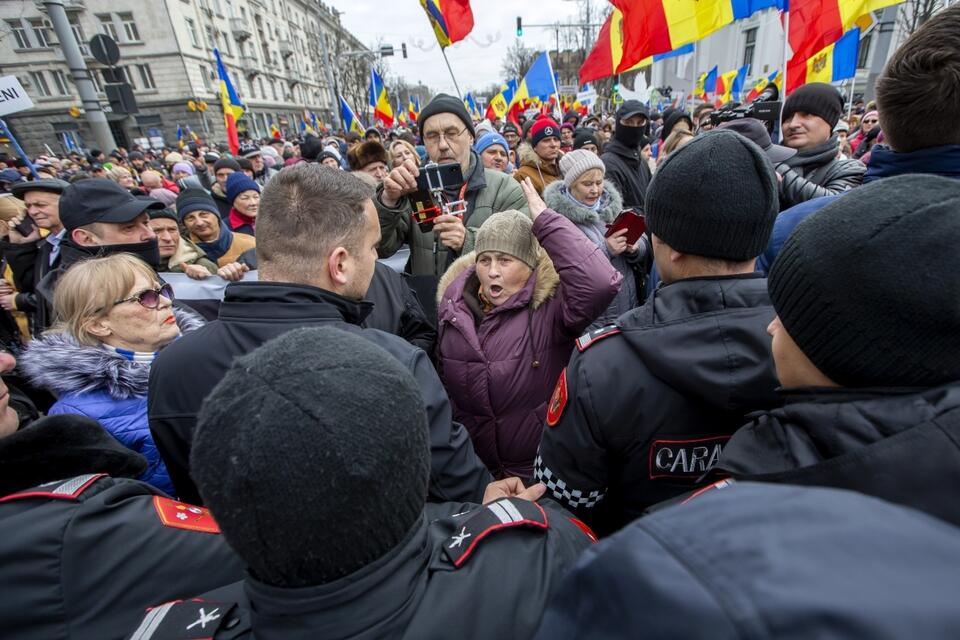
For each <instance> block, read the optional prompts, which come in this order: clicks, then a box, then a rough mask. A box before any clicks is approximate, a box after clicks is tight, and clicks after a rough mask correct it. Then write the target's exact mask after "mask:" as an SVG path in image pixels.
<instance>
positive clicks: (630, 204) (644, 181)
mask: <svg viewBox="0 0 960 640" xmlns="http://www.w3.org/2000/svg"><path fill="white" fill-rule="evenodd" d="M600 159H601V160H603V165H604V166H605V167H606V168H607V171H606V178H607V180H610V181H611V182H613V184H614V185H615V186H616V187H617V191H619V192H620V195H621V196H623V206H624V207H627V208H637V209H640V210H642V209H643V203H644V202H645V200H646V195H647V187H648V186H649V185H650V179H651V175H650V167H648V166H647V163H646V162H644V161H643V158H642V157H641V156H640V150H639V149H631V148H629V147H628V146H627V145H625V144H623V143H622V142H620V141H619V140H617V139H616V138H611V140H610V142H608V143H607V144H606V145H604V147H603V155H601V156H600Z"/></svg>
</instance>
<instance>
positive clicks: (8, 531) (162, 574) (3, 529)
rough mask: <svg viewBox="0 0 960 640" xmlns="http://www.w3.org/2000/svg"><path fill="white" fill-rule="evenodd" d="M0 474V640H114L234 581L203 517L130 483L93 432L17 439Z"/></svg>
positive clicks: (130, 472) (0, 459)
mask: <svg viewBox="0 0 960 640" xmlns="http://www.w3.org/2000/svg"><path fill="white" fill-rule="evenodd" d="M0 467H2V469H3V479H2V480H0V496H2V497H0V581H2V584H4V585H6V589H5V591H4V597H3V598H0V620H2V621H3V632H2V635H3V636H4V637H9V638H44V639H45V640H57V639H60V638H62V639H65V640H66V639H70V640H82V639H89V640H104V639H111V638H117V639H119V638H125V637H126V634H128V633H129V631H130V629H132V628H133V627H134V626H135V625H136V623H137V621H138V620H139V619H140V617H141V616H142V612H143V609H144V608H145V607H147V606H149V605H150V604H153V603H155V602H156V601H157V599H158V598H166V599H174V598H183V597H188V596H190V595H193V594H195V593H197V592H198V591H199V590H208V589H214V588H216V587H218V586H222V585H225V584H230V583H233V582H235V581H237V580H238V579H241V578H242V577H243V567H242V564H241V562H240V559H239V558H238V557H237V556H236V555H235V554H234V553H233V551H232V550H231V549H230V548H229V547H228V546H227V544H226V542H225V541H224V539H223V537H222V536H221V535H220V534H219V530H218V529H217V528H216V525H215V523H214V522H213V520H212V518H211V517H210V516H209V513H208V512H206V511H203V510H201V509H198V508H196V507H191V506H189V505H184V504H181V503H178V502H175V501H173V500H171V499H169V498H167V497H165V496H164V494H163V493H161V492H160V491H158V490H157V489H155V488H153V487H151V486H150V485H148V484H146V483H143V482H139V481H137V480H133V479H131V477H132V476H136V475H138V474H139V473H141V472H142V471H143V469H145V468H146V463H145V461H144V460H143V458H142V457H141V456H140V455H139V454H137V453H134V452H132V451H130V450H128V449H126V448H124V447H123V446H122V445H121V444H120V443H119V442H117V441H116V440H114V439H113V438H112V437H111V436H110V435H109V434H108V433H107V432H106V431H104V429H103V427H101V426H100V425H99V424H98V423H97V422H96V421H94V420H91V419H89V418H83V417H79V416H70V415H62V416H54V417H50V418H45V419H43V420H40V421H37V422H35V423H34V424H32V425H31V426H28V427H25V428H22V429H20V431H18V432H16V433H14V434H12V435H10V436H7V437H5V438H3V439H0ZM108 474H111V475H112V476H114V477H111V475H108ZM120 476H124V477H120ZM180 513H182V514H183V515H184V517H183V518H182V519H181V518H179V517H178V516H177V514H180ZM158 592H162V593H163V594H164V595H163V596H160V595H159V593H158Z"/></svg>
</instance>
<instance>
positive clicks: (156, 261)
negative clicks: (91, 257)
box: [91, 238, 160, 271]
mask: <svg viewBox="0 0 960 640" xmlns="http://www.w3.org/2000/svg"><path fill="white" fill-rule="evenodd" d="M91 248H93V247H91ZM96 249H97V250H98V251H97V255H99V256H109V255H113V254H115V253H132V254H133V255H135V256H137V257H138V258H140V259H141V260H143V261H144V262H146V263H147V264H148V265H150V268H151V269H153V270H154V271H156V270H157V269H159V268H160V246H159V245H158V244H157V239H156V238H154V239H153V240H147V241H146V242H137V243H135V244H105V245H102V246H100V247H96Z"/></svg>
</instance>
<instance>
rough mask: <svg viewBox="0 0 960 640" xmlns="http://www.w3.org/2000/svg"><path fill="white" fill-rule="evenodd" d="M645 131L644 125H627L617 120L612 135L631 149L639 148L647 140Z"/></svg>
mask: <svg viewBox="0 0 960 640" xmlns="http://www.w3.org/2000/svg"><path fill="white" fill-rule="evenodd" d="M646 132H647V127H646V126H643V127H628V126H627V125H625V124H622V123H620V122H617V128H616V130H615V131H614V133H613V137H614V138H616V139H617V140H619V141H620V142H622V143H623V144H624V145H626V146H627V147H629V148H631V149H640V148H642V147H644V146H645V145H646V144H647V142H649V140H648V139H647V136H646Z"/></svg>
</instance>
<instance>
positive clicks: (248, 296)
mask: <svg viewBox="0 0 960 640" xmlns="http://www.w3.org/2000/svg"><path fill="white" fill-rule="evenodd" d="M372 196H373V190H372V189H371V188H370V187H368V186H367V185H365V184H364V183H363V182H362V181H360V180H359V179H358V178H356V177H355V176H351V175H349V174H347V173H345V172H341V171H335V170H333V169H329V168H326V167H323V166H321V165H317V164H312V163H301V164H298V165H295V166H293V167H289V168H287V169H285V170H284V171H281V172H280V173H278V174H277V175H276V176H274V177H273V178H272V179H271V180H270V183H269V184H268V185H267V186H266V187H265V188H264V191H263V197H262V199H261V213H260V215H259V217H258V222H257V261H258V270H259V275H260V281H259V282H236V283H232V284H230V285H228V286H227V289H226V291H225V294H224V299H223V303H222V304H221V305H220V312H219V318H218V319H217V320H216V321H214V322H211V323H210V324H208V325H206V326H205V327H203V328H201V329H199V330H198V331H195V332H194V333H193V334H191V335H189V336H184V337H183V338H181V339H180V340H177V341H176V342H175V343H173V344H171V345H170V346H169V347H167V348H166V349H164V350H163V353H162V354H161V356H160V357H158V358H157V360H156V361H155V362H154V363H153V366H152V368H151V371H150V393H149V401H148V413H149V419H150V431H151V432H152V433H153V437H154V440H155V441H156V443H157V448H158V449H159V450H160V454H161V455H162V456H163V459H164V462H165V463H166V465H167V469H168V470H169V472H170V478H171V479H172V480H173V484H174V487H176V489H177V492H178V495H179V496H180V497H181V499H184V500H187V501H191V502H197V503H199V501H200V500H201V498H200V494H199V493H198V492H197V489H196V485H195V484H194V482H193V479H192V477H191V474H190V463H189V459H190V457H189V456H190V449H191V446H192V445H191V443H192V440H193V432H194V429H195V425H196V417H197V414H198V413H199V411H200V406H201V404H202V403H203V400H204V398H205V397H206V395H207V394H208V393H209V392H210V390H211V389H213V387H214V386H215V385H216V384H217V382H219V381H220V379H221V378H222V377H223V375H224V374H225V373H226V372H227V370H228V369H229V367H230V364H231V363H232V362H233V359H234V358H235V357H236V356H239V355H243V354H245V353H248V352H249V351H252V350H253V349H255V348H257V347H258V346H260V345H261V344H263V343H264V342H266V341H268V340H270V339H272V338H275V337H277V336H279V335H281V334H283V333H286V332H287V331H289V330H291V329H296V328H299V327H305V326H314V325H321V324H332V325H335V326H337V327H340V328H341V329H343V330H344V331H350V332H356V333H358V334H360V335H362V336H363V337H364V338H366V339H368V340H370V341H372V342H374V343H376V344H378V345H380V346H381V347H383V348H384V349H386V350H387V351H388V352H390V353H391V354H393V355H394V357H396V358H397V359H398V360H400V362H402V363H403V364H404V365H405V366H406V367H407V368H408V369H409V370H410V372H411V373H413V375H414V377H415V378H416V379H417V381H418V382H419V383H420V390H421V392H422V393H423V401H424V404H425V405H426V407H427V416H428V420H429V424H430V445H431V453H432V456H431V473H430V486H429V488H430V494H429V495H430V498H431V499H433V500H437V501H448V500H473V501H477V502H479V501H480V500H481V499H482V496H483V494H484V491H485V489H486V485H487V484H488V483H489V482H490V480H491V477H490V474H489V473H488V472H487V470H486V469H485V468H484V466H483V464H482V463H481V462H480V460H479V458H477V456H476V454H475V453H474V451H473V445H472V444H471V442H470V438H469V436H468V435H467V432H466V430H465V429H464V428H463V426H462V425H460V424H459V423H456V422H453V419H452V413H451V408H450V402H449V400H448V398H447V395H446V392H445V391H444V389H443V386H442V384H441V382H440V378H439V377H438V376H437V373H436V371H435V370H434V369H433V365H432V364H431V363H430V360H429V358H428V357H427V355H426V354H425V353H424V352H423V351H422V350H420V349H417V348H416V347H414V346H413V345H411V344H409V343H408V342H406V341H405V340H403V339H402V338H399V337H397V336H394V335H390V334H388V333H384V332H382V331H379V330H376V329H362V328H361V326H360V325H361V323H362V322H363V320H364V318H365V317H366V316H367V315H368V314H369V313H370V310H371V307H372V305H371V304H370V303H369V302H363V297H364V295H365V294H366V292H367V288H368V287H369V284H370V279H371V278H372V276H373V271H374V265H375V263H376V260H377V246H378V244H379V242H380V225H379V223H378V219H377V214H376V209H375V208H374V205H373V201H372V199H371V198H372ZM291 419H296V418H295V417H292V416H291ZM278 437H282V434H278Z"/></svg>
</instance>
